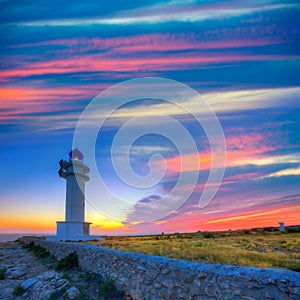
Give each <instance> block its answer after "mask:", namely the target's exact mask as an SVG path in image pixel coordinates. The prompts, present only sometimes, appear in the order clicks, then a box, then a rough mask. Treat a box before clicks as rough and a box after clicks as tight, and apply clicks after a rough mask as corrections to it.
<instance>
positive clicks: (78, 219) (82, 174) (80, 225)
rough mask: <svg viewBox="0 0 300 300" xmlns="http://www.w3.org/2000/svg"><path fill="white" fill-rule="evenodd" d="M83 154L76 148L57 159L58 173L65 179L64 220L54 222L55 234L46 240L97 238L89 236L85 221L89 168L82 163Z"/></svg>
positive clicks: (88, 227)
mask: <svg viewBox="0 0 300 300" xmlns="http://www.w3.org/2000/svg"><path fill="white" fill-rule="evenodd" d="M83 159H84V156H83V154H82V153H81V152H80V151H79V150H78V149H77V148H76V149H74V150H72V151H70V153H69V160H68V161H66V160H63V159H61V160H60V161H59V165H60V169H59V171H58V174H59V176H60V177H61V178H63V179H65V180H66V208H65V221H57V222H56V236H48V237H47V240H56V241H57V240H58V241H86V240H93V239H98V240H99V238H98V237H95V236H90V224H92V223H89V222H85V218H84V215H85V183H86V182H87V181H89V176H88V173H89V172H90V169H89V167H88V166H86V165H85V164H84V163H83Z"/></svg>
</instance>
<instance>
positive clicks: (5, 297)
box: [0, 242, 126, 300]
mask: <svg viewBox="0 0 300 300" xmlns="http://www.w3.org/2000/svg"><path fill="white" fill-rule="evenodd" d="M56 265H57V261H56V260H55V259H54V258H53V257H51V256H44V257H37V256H36V255H34V252H33V251H30V249H24V248H23V247H22V244H20V243H18V242H5V243H0V299H1V300H10V299H17V300H18V299H20V300H21V299H26V300H27V299H28V300H30V299H35V300H39V299H40V300H42V299H43V300H44V299H50V300H55V299H57V300H61V299H82V300H84V299H87V300H89V299H91V300H96V299H99V300H101V299H105V300H107V299H115V300H119V299H126V298H125V296H124V294H123V293H122V292H118V291H116V289H115V288H114V285H113V282H111V281H104V280H103V279H102V278H101V277H100V276H96V275H95V274H89V273H85V272H82V271H81V270H80V269H78V267H76V266H75V267H74V266H73V267H71V268H67V269H63V270H61V271H55V267H56Z"/></svg>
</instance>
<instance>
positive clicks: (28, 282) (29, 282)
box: [21, 278, 38, 290]
mask: <svg viewBox="0 0 300 300" xmlns="http://www.w3.org/2000/svg"><path fill="white" fill-rule="evenodd" d="M37 282H38V280H37V279H36V278H29V279H27V280H25V281H23V282H22V283H21V287H22V288H23V289H24V290H27V289H29V288H30V287H31V286H33V285H34V284H36V283H37Z"/></svg>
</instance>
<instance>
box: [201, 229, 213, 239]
mask: <svg viewBox="0 0 300 300" xmlns="http://www.w3.org/2000/svg"><path fill="white" fill-rule="evenodd" d="M202 234H203V237H204V238H205V239H210V238H214V237H215V236H214V234H213V233H212V232H209V231H206V232H203V233H202Z"/></svg>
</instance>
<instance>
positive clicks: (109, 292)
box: [100, 279, 119, 299]
mask: <svg viewBox="0 0 300 300" xmlns="http://www.w3.org/2000/svg"><path fill="white" fill-rule="evenodd" d="M100 293H101V295H102V296H103V297H105V299H108V298H109V299H110V298H112V297H115V296H117V295H118V294H119V293H118V290H117V288H116V287H115V284H114V281H113V280H111V279H107V280H105V281H103V282H102V283H101V284H100Z"/></svg>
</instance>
